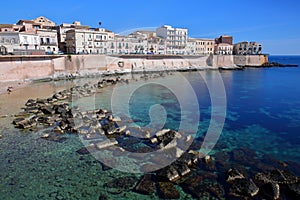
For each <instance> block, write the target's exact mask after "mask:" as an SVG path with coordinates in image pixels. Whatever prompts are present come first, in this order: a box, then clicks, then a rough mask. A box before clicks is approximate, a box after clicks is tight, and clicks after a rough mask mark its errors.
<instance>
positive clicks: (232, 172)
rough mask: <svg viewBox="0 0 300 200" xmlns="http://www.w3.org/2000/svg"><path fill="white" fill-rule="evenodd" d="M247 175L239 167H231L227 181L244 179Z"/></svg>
mask: <svg viewBox="0 0 300 200" xmlns="http://www.w3.org/2000/svg"><path fill="white" fill-rule="evenodd" d="M244 178H245V176H244V175H243V174H242V173H241V172H240V171H239V170H237V169H229V170H228V172H227V180H226V181H227V182H232V181H235V180H236V179H244Z"/></svg>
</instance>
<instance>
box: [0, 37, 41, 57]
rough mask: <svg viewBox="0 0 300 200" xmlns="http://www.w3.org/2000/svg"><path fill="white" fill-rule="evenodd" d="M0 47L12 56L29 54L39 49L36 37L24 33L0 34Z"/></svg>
mask: <svg viewBox="0 0 300 200" xmlns="http://www.w3.org/2000/svg"><path fill="white" fill-rule="evenodd" d="M0 46H2V47H5V48H6V52H7V53H12V54H30V53H31V52H33V51H35V52H38V50H39V49H40V48H39V37H38V35H37V34H32V33H25V32H0Z"/></svg>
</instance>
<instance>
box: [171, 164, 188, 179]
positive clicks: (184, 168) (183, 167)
mask: <svg viewBox="0 0 300 200" xmlns="http://www.w3.org/2000/svg"><path fill="white" fill-rule="evenodd" d="M174 168H175V169H176V171H177V172H178V173H179V175H180V176H186V175H188V174H189V173H191V170H190V168H189V167H188V165H187V164H185V163H179V162H175V163H174Z"/></svg>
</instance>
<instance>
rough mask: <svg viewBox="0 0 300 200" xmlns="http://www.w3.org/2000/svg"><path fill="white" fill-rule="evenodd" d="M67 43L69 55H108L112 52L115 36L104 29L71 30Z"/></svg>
mask: <svg viewBox="0 0 300 200" xmlns="http://www.w3.org/2000/svg"><path fill="white" fill-rule="evenodd" d="M65 41H66V49H67V53H72V54H108V53H110V51H109V50H112V48H111V46H112V44H111V43H112V42H113V41H114V34H113V33H112V32H107V31H105V29H104V28H93V29H71V30H69V31H67V32H66V39H65ZM113 46H114V45H113Z"/></svg>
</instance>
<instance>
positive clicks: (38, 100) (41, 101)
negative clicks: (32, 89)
mask: <svg viewBox="0 0 300 200" xmlns="http://www.w3.org/2000/svg"><path fill="white" fill-rule="evenodd" d="M47 102H48V101H47V99H40V98H37V99H36V103H37V104H45V103H47Z"/></svg>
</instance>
